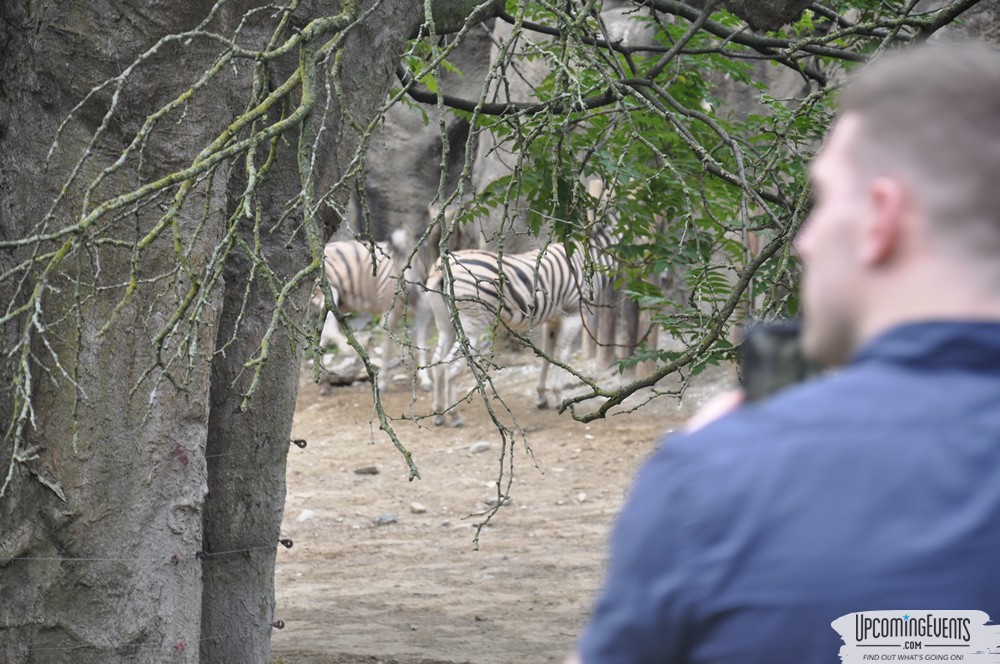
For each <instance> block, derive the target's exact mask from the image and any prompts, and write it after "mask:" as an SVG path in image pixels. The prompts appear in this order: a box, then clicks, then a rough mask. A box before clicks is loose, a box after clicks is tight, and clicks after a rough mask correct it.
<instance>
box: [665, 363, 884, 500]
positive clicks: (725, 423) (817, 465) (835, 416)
mask: <svg viewBox="0 0 1000 664" xmlns="http://www.w3.org/2000/svg"><path fill="white" fill-rule="evenodd" d="M882 389H883V388H882V386H878V385H874V386H873V385H872V377H871V376H869V375H866V372H863V371H845V372H842V373H840V374H838V375H833V376H825V377H822V378H818V379H816V380H813V381H810V382H809V383H806V384H803V385H800V386H796V387H793V388H789V389H787V390H785V391H783V392H782V393H780V394H777V395H775V396H774V397H772V398H770V399H768V400H766V401H764V402H761V403H757V404H747V405H744V406H741V407H740V408H738V409H737V410H736V411H734V412H732V413H730V414H728V415H726V416H724V417H722V418H720V419H718V420H716V421H715V422H712V423H711V424H708V425H706V426H705V427H703V428H701V429H699V430H698V431H696V432H694V433H681V434H674V435H669V436H667V437H665V438H664V439H663V440H662V441H661V442H660V446H659V448H658V450H657V452H656V453H655V454H654V455H653V456H652V457H651V459H650V460H649V464H648V465H649V467H650V472H651V473H652V474H654V475H657V474H659V473H664V474H669V475H670V479H671V481H672V482H674V483H679V484H687V485H689V491H686V493H689V494H691V493H693V494H697V493H710V494H712V495H713V496H717V497H719V498H722V497H723V496H724V495H726V494H727V493H729V491H727V490H725V489H722V490H720V488H719V484H720V482H722V483H723V484H725V486H726V487H728V488H732V489H733V490H734V494H736V495H738V493H739V491H738V487H739V486H740V485H752V486H753V487H754V488H755V489H759V488H760V487H761V486H762V485H766V484H767V482H768V479H767V478H774V479H775V481H779V480H780V481H782V482H798V481H801V482H805V483H808V482H810V481H812V480H811V479H810V476H811V475H814V474H825V473H826V471H828V470H830V464H837V463H845V464H850V463H853V459H854V458H855V457H856V454H857V453H859V451H860V450H862V449H863V448H864V446H865V445H866V442H865V438H866V437H867V434H866V433H865V431H864V427H865V426H866V425H865V422H866V421H867V420H868V419H870V418H869V417H866V415H867V414H869V413H871V411H872V409H874V408H878V407H879V406H878V402H877V400H874V399H872V398H871V396H870V394H868V392H869V391H876V392H877V391H880V390H882ZM658 470H659V472H657V471H658Z"/></svg>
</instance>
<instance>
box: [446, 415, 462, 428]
mask: <svg viewBox="0 0 1000 664" xmlns="http://www.w3.org/2000/svg"><path fill="white" fill-rule="evenodd" d="M449 426H451V427H452V428H453V429H461V428H462V427H464V426H465V420H463V419H462V418H461V417H457V416H456V417H453V418H452V420H451V424H450V425H449Z"/></svg>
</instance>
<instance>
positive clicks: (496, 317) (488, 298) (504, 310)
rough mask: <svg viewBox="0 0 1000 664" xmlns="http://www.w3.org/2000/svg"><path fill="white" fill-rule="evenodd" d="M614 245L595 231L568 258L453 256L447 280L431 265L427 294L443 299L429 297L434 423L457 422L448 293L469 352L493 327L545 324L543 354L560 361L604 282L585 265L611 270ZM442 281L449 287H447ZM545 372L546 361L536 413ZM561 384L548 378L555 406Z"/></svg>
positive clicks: (553, 249) (557, 251)
mask: <svg viewBox="0 0 1000 664" xmlns="http://www.w3.org/2000/svg"><path fill="white" fill-rule="evenodd" d="M611 242H612V238H611V236H610V235H609V234H608V233H607V231H606V230H605V229H604V227H603V226H599V227H597V228H596V229H595V231H594V232H593V233H592V235H591V238H590V246H589V247H588V248H586V249H584V248H582V247H577V248H576V251H574V252H573V253H572V256H568V255H567V252H566V248H565V247H564V246H563V245H561V244H550V245H548V246H547V247H545V248H544V249H541V250H535V251H529V252H525V253H521V254H510V255H507V254H504V255H499V254H497V253H494V252H491V251H484V250H467V251H457V252H453V253H451V254H450V255H449V257H448V267H449V270H448V272H449V273H450V279H448V278H447V277H446V275H445V271H444V270H443V269H442V266H440V265H438V266H435V268H434V269H433V270H432V271H431V274H430V275H429V276H428V279H427V290H428V291H434V292H435V293H440V294H441V295H439V296H431V297H430V306H431V310H432V312H433V314H434V321H435V323H436V325H437V329H438V344H437V348H436V349H435V352H434V359H433V361H432V364H433V383H434V411H435V413H436V416H435V423H436V424H443V423H444V421H445V412H446V411H447V413H448V416H449V417H450V418H451V420H452V425H454V426H461V424H462V419H461V417H460V415H459V414H458V413H457V406H456V399H455V395H454V385H453V379H454V377H455V376H456V374H457V373H458V371H459V370H460V369H461V366H460V364H459V363H457V362H456V359H457V356H458V354H459V352H460V347H459V346H460V345H459V344H458V343H457V339H456V337H457V334H456V331H455V326H454V324H453V321H452V311H451V308H450V307H449V306H448V303H447V299H448V298H449V297H450V295H451V294H452V292H453V293H454V303H455V312H456V313H457V317H458V322H459V323H460V324H461V327H462V330H463V331H464V333H465V336H466V337H467V338H468V340H469V345H470V347H471V349H472V350H473V351H478V344H479V342H480V339H481V337H482V336H483V335H484V334H485V333H487V332H488V331H489V330H491V329H493V328H495V327H497V326H498V325H501V326H503V325H505V326H509V327H510V328H512V329H520V330H523V329H531V328H534V327H535V326H537V325H542V326H543V335H542V340H543V341H542V350H543V352H544V353H545V354H546V355H547V356H549V357H554V358H556V359H558V360H559V361H561V362H563V363H565V362H566V360H568V359H569V357H570V355H571V354H572V352H573V348H574V341H575V339H576V337H577V336H578V335H579V333H580V330H581V328H582V327H583V318H582V313H581V309H582V308H588V309H589V303H591V302H593V301H594V299H595V294H596V293H597V292H600V290H601V288H602V286H603V284H601V283H598V282H599V281H601V280H605V281H606V278H604V277H601V276H600V275H597V274H593V272H592V270H591V269H589V268H592V267H593V265H590V266H588V265H587V262H588V259H589V260H590V261H594V262H596V263H599V264H602V265H605V266H607V265H609V263H610V260H609V258H608V256H607V254H606V253H605V252H604V250H605V249H606V248H607V247H608V246H609V245H610V244H611ZM588 273H590V274H588ZM595 278H596V279H595ZM446 279H448V280H449V281H450V283H446ZM548 368H549V365H548V363H547V362H543V364H542V369H541V373H540V375H539V381H538V386H537V388H536V389H537V394H538V396H537V399H536V402H535V403H536V405H537V406H538V407H539V408H545V407H547V406H548V403H549V401H548V398H547V397H546V392H545V391H546V379H547V375H548ZM563 379H564V378H563V376H562V372H559V375H558V376H557V379H556V380H554V381H553V385H552V392H553V397H554V398H555V401H556V403H558V402H559V400H560V397H561V391H562V384H563Z"/></svg>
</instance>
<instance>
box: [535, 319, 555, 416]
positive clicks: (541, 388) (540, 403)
mask: <svg viewBox="0 0 1000 664" xmlns="http://www.w3.org/2000/svg"><path fill="white" fill-rule="evenodd" d="M558 332H559V319H555V320H551V321H548V322H547V323H545V324H544V325H543V326H542V352H543V353H545V354H546V355H547V356H549V357H553V355H552V349H553V348H554V347H555V339H556V334H558ZM548 375H549V363H548V362H546V361H545V360H542V370H541V371H540V372H539V374H538V386H537V387H536V388H535V391H536V393H537V396H536V397H535V407H536V408H548V407H549V400H548V398H547V397H546V396H545V381H546V379H547V378H548Z"/></svg>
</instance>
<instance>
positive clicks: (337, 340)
mask: <svg viewBox="0 0 1000 664" xmlns="http://www.w3.org/2000/svg"><path fill="white" fill-rule="evenodd" d="M339 295H340V294H339V293H338V292H337V289H336V288H334V289H333V303H334V304H335V305H339V304H340V297H339ZM319 345H320V348H329V347H330V346H336V347H337V348H339V349H340V350H346V349H347V337H346V336H344V333H343V332H341V331H340V325H338V324H337V318H336V317H335V316H334V315H333V312H332V311H328V312H327V314H326V320H325V321H324V322H323V332H322V333H320V335H319Z"/></svg>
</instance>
